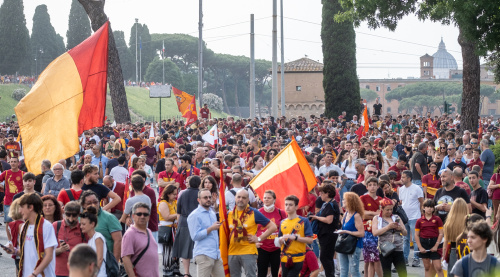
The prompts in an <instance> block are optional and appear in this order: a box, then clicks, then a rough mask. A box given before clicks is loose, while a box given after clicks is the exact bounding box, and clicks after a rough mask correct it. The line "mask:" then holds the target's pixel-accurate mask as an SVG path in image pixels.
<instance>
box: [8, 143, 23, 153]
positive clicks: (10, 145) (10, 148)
mask: <svg viewBox="0 0 500 277" xmlns="http://www.w3.org/2000/svg"><path fill="white" fill-rule="evenodd" d="M5 150H6V151H7V153H9V152H10V151H21V146H19V142H17V141H13V142H10V141H9V142H7V143H5Z"/></svg>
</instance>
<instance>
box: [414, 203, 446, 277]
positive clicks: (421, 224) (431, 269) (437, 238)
mask: <svg viewBox="0 0 500 277" xmlns="http://www.w3.org/2000/svg"><path fill="white" fill-rule="evenodd" d="M435 210H436V203H435V202H434V200H432V199H427V200H425V202H424V215H423V216H422V217H421V218H419V219H417V222H416V223H415V242H416V243H417V246H418V249H419V254H418V255H419V257H420V258H422V261H423V263H424V269H425V277H432V276H434V275H436V273H437V275H438V277H443V276H444V275H443V269H442V267H441V255H442V252H443V249H442V248H439V244H440V243H441V241H442V240H443V221H442V220H441V218H439V217H438V216H436V215H434V211H435Z"/></svg>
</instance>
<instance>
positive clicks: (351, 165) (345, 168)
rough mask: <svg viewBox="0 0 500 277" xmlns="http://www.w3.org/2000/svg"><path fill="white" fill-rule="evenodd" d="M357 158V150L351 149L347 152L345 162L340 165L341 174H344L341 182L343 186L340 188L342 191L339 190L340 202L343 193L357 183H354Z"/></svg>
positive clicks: (356, 172)
mask: <svg viewBox="0 0 500 277" xmlns="http://www.w3.org/2000/svg"><path fill="white" fill-rule="evenodd" d="M357 158H358V150H356V149H351V151H350V152H349V157H348V158H347V160H345V161H344V162H343V163H342V165H341V167H340V168H341V169H342V172H344V174H345V177H343V178H345V179H344V180H343V182H344V185H343V186H342V189H341V190H340V201H342V198H343V195H344V193H346V192H348V191H350V190H351V188H352V186H353V185H354V184H355V183H357V182H356V177H357V174H358V171H357V170H356V165H355V161H356V159H357Z"/></svg>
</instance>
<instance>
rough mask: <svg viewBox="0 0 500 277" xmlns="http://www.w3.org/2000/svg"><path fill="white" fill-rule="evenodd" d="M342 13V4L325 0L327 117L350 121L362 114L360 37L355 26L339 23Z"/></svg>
mask: <svg viewBox="0 0 500 277" xmlns="http://www.w3.org/2000/svg"><path fill="white" fill-rule="evenodd" d="M341 10H342V7H341V5H340V3H339V0H323V16H322V17H323V18H322V22H321V40H322V42H323V63H324V68H323V89H324V90H325V115H326V116H327V117H335V118H336V117H337V116H339V115H340V114H342V111H345V112H346V113H347V117H348V118H351V117H352V116H353V115H359V114H360V103H359V101H360V92H359V80H358V75H357V73H356V33H355V32H354V26H353V23H352V22H348V21H345V22H341V23H337V22H335V21H334V18H333V17H334V16H335V14H337V13H338V12H340V11H341Z"/></svg>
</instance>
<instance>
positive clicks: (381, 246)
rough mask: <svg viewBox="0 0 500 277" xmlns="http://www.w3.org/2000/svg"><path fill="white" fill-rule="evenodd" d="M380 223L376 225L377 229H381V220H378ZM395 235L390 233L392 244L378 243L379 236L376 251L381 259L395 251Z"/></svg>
mask: <svg viewBox="0 0 500 277" xmlns="http://www.w3.org/2000/svg"><path fill="white" fill-rule="evenodd" d="M394 218H395V217H394V216H393V220H394ZM379 219H380V221H379V223H378V228H379V229H381V228H382V218H380V217H379ZM395 236H396V235H395V233H394V232H393V233H392V242H390V241H384V242H382V243H380V236H379V238H378V250H379V252H380V255H382V257H386V256H389V255H390V254H392V252H394V250H396V246H395V245H394V237H395Z"/></svg>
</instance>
